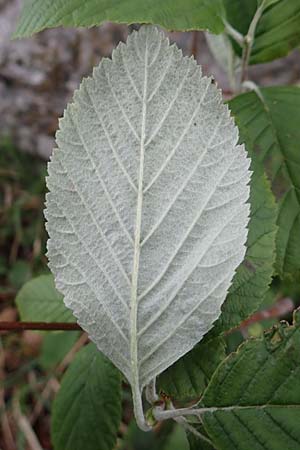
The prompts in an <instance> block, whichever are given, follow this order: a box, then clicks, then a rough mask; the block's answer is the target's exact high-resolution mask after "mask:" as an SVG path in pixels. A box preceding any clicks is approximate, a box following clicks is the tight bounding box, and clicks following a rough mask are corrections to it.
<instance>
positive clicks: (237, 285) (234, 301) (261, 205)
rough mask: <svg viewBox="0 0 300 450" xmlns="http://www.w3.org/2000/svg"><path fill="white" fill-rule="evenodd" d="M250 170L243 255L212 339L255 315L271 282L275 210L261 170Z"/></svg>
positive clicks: (255, 168)
mask: <svg viewBox="0 0 300 450" xmlns="http://www.w3.org/2000/svg"><path fill="white" fill-rule="evenodd" d="M252 170H253V174H252V179H251V193H250V204H251V213H250V222H249V233H248V240H247V252H246V256H245V259H244V261H243V262H242V264H241V265H240V266H239V268H238V269H237V272H236V274H235V276H234V279H233V283H232V285H231V287H230V290H229V293H228V295H227V298H226V301H225V303H224V304H223V305H222V314H221V316H220V317H219V319H218V320H217V322H216V324H215V326H214V328H213V330H212V333H213V334H214V335H216V334H219V333H221V332H223V331H225V330H229V329H231V328H234V327H236V326H238V325H239V324H240V323H241V322H242V321H243V320H245V319H246V318H247V317H249V316H250V315H251V314H253V313H254V312H255V311H257V309H259V307H260V306H261V304H262V302H263V299H264V295H265V294H266V292H267V290H268V287H269V285H270V283H271V280H272V275H273V271H274V268H273V265H274V262H275V239H276V232H277V226H276V218H277V209H276V205H275V201H274V197H273V194H272V192H271V189H270V185H269V182H268V181H267V179H266V177H265V176H264V175H263V174H262V169H261V168H260V167H259V166H258V165H256V167H255V164H254V163H252Z"/></svg>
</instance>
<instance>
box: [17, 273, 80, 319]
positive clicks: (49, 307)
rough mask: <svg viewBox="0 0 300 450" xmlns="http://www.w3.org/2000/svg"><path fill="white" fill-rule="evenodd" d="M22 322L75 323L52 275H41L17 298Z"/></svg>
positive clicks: (27, 284)
mask: <svg viewBox="0 0 300 450" xmlns="http://www.w3.org/2000/svg"><path fill="white" fill-rule="evenodd" d="M16 303H17V306H18V310H19V314H20V317H21V320H23V321H28V322H75V318H74V316H73V314H72V312H71V311H70V310H69V309H68V308H67V307H66V306H65V305H64V302H63V297H62V295H61V294H60V293H59V292H58V291H57V290H56V288H55V286H54V280H53V276H52V275H41V276H39V277H37V278H34V279H33V280H31V281H28V283H26V284H25V285H24V286H23V287H22V289H20V291H19V292H18V295H17V297H16Z"/></svg>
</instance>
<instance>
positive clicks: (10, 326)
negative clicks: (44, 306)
mask: <svg viewBox="0 0 300 450" xmlns="http://www.w3.org/2000/svg"><path fill="white" fill-rule="evenodd" d="M4 330H5V331H24V330H41V331H59V330H62V331H76V330H82V328H81V327H80V326H79V325H78V324H77V323H65V322H0V331H4Z"/></svg>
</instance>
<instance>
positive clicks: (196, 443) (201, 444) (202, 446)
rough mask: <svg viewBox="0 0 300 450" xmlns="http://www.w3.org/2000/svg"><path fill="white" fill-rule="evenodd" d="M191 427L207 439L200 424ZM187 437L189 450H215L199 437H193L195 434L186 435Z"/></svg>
mask: <svg viewBox="0 0 300 450" xmlns="http://www.w3.org/2000/svg"><path fill="white" fill-rule="evenodd" d="M193 427H194V429H196V431H197V432H199V433H201V434H202V435H203V436H205V437H207V433H206V432H205V430H204V427H203V425H202V424H200V423H199V424H197V425H195V424H193ZM187 437H188V441H189V445H190V450H215V447H213V446H212V445H211V444H210V443H209V442H207V441H206V440H204V439H202V438H201V437H198V436H195V434H193V433H188V436H187Z"/></svg>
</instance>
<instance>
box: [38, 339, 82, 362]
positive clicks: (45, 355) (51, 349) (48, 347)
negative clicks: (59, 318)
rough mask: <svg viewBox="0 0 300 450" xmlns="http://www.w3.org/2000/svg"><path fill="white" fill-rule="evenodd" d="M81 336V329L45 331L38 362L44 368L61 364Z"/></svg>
mask: <svg viewBox="0 0 300 450" xmlns="http://www.w3.org/2000/svg"><path fill="white" fill-rule="evenodd" d="M79 336H80V331H72V332H70V331H62V332H60V333H45V336H44V339H43V344H42V348H41V352H40V356H39V358H38V363H39V364H40V365H41V366H42V368H43V369H44V370H50V369H52V368H53V367H55V366H56V365H57V364H59V363H60V362H61V361H62V360H63V358H64V357H65V356H66V354H67V353H68V352H69V351H70V350H71V348H72V347H73V345H74V344H75V342H76V341H77V339H78V338H79Z"/></svg>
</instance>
